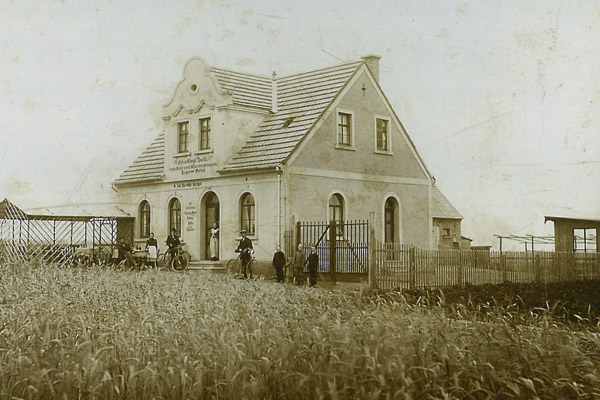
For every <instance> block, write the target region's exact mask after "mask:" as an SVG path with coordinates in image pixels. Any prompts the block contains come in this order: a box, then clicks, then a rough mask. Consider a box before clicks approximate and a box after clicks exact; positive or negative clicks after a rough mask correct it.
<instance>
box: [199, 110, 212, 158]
mask: <svg viewBox="0 0 600 400" xmlns="http://www.w3.org/2000/svg"><path fill="white" fill-rule="evenodd" d="M199 130H200V150H210V148H211V145H212V143H211V127H210V117H208V118H202V119H200V123H199Z"/></svg>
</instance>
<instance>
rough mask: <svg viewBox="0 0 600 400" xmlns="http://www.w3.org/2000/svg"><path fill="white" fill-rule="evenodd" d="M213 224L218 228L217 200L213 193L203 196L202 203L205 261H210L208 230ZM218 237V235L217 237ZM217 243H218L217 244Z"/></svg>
mask: <svg viewBox="0 0 600 400" xmlns="http://www.w3.org/2000/svg"><path fill="white" fill-rule="evenodd" d="M214 224H217V227H218V228H220V225H219V198H218V197H217V195H216V194H215V193H214V192H209V193H207V194H206V196H205V201H204V226H205V229H204V231H205V234H204V237H205V242H204V249H205V252H204V253H205V259H206V260H210V258H211V252H210V230H211V228H213V226H214ZM219 236H220V235H219ZM217 243H218V242H217ZM218 251H219V246H218V245H217V258H218Z"/></svg>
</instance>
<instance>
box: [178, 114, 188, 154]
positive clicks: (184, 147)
mask: <svg viewBox="0 0 600 400" xmlns="http://www.w3.org/2000/svg"><path fill="white" fill-rule="evenodd" d="M189 142H190V123H189V121H185V122H180V123H178V124H177V151H178V152H179V153H186V152H187V151H189Z"/></svg>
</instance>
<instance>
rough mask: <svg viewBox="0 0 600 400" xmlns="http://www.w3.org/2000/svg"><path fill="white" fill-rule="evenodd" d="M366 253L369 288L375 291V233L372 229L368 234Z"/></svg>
mask: <svg viewBox="0 0 600 400" xmlns="http://www.w3.org/2000/svg"><path fill="white" fill-rule="evenodd" d="M367 251H368V253H369V262H368V263H367V268H369V270H368V273H369V274H368V278H369V288H371V289H376V284H375V281H376V279H377V275H376V272H375V268H376V266H375V265H376V262H375V231H374V230H373V228H371V230H370V232H369V242H368V243H367Z"/></svg>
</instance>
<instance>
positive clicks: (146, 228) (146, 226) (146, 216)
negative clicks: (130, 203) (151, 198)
mask: <svg viewBox="0 0 600 400" xmlns="http://www.w3.org/2000/svg"><path fill="white" fill-rule="evenodd" d="M139 217H140V237H142V238H146V237H150V203H148V201H146V200H144V201H142V202H141V203H140V209H139Z"/></svg>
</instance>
